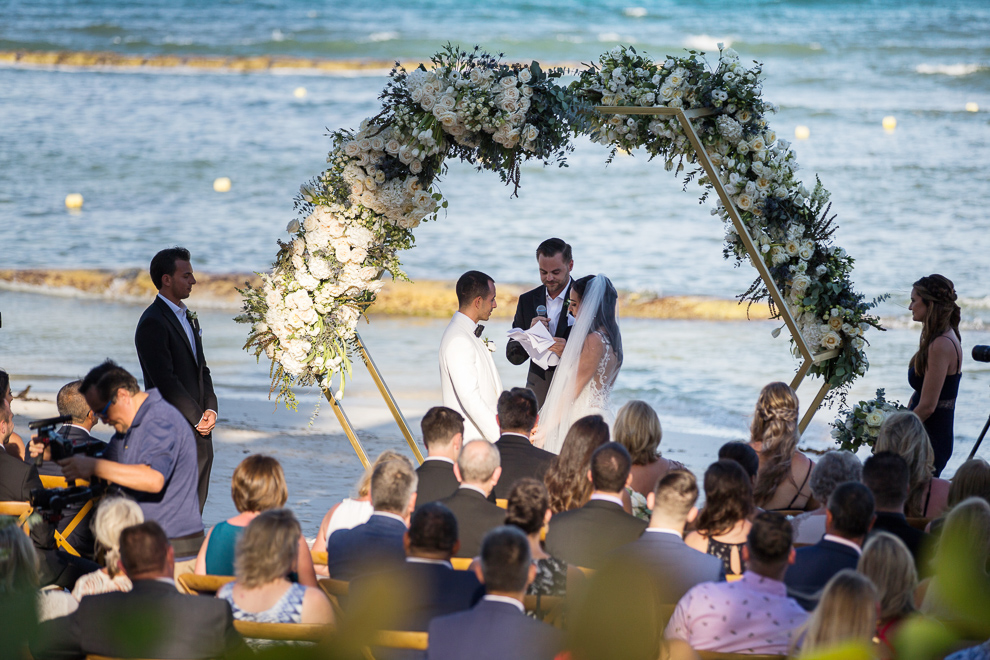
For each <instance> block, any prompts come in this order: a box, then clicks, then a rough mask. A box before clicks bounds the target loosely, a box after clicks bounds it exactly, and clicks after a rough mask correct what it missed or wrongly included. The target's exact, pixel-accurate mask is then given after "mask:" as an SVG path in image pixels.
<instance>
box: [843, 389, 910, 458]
mask: <svg viewBox="0 0 990 660" xmlns="http://www.w3.org/2000/svg"><path fill="white" fill-rule="evenodd" d="M901 410H907V408H905V407H904V406H902V405H901V404H900V403H898V402H897V401H887V399H886V398H885V396H884V390H883V388H880V389H878V390H877V396H876V398H875V399H870V400H869V401H860V402H859V403H857V404H856V405H854V406H853V407H852V408H851V409H850V410H846V411H844V412H842V413H840V415H839V416H838V417H837V418H836V419H835V421H834V422H832V439H833V440H835V442H836V444H838V445H839V449H846V450H849V451H851V452H856V451H857V450H858V449H859V448H860V447H863V446H867V447H870V448H872V447H873V445H874V443H876V441H877V438H878V437H879V436H880V427H881V426H883V423H884V422H885V421H887V418H888V417H890V416H891V415H893V414H894V413H895V412H899V411H901Z"/></svg>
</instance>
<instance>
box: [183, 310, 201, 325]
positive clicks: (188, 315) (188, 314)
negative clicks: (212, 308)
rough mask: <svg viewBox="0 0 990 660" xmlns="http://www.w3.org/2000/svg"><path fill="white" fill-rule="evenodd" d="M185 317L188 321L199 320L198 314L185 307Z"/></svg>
mask: <svg viewBox="0 0 990 660" xmlns="http://www.w3.org/2000/svg"><path fill="white" fill-rule="evenodd" d="M186 318H187V319H189V322H190V323H195V322H196V321H198V320H199V315H198V314H196V312H194V311H192V310H191V309H187V310H186Z"/></svg>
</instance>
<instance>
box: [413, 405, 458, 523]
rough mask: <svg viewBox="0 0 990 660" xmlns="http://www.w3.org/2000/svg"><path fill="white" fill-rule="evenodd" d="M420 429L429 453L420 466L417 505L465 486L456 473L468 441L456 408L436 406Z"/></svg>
mask: <svg viewBox="0 0 990 660" xmlns="http://www.w3.org/2000/svg"><path fill="white" fill-rule="evenodd" d="M420 428H422V429H423V444H425V445H426V452H427V456H426V458H425V459H424V460H423V464H422V465H420V466H419V467H418V468H416V476H417V477H419V485H418V486H416V506H423V505H424V504H429V503H430V502H436V501H437V500H442V499H443V498H445V497H449V496H451V495H453V494H454V491H456V490H457V488H458V487H459V486H460V485H461V483H460V482H459V481H458V480H457V477H456V476H455V475H454V461H456V460H457V455H458V454H460V453H461V445H462V443H463V442H464V418H463V417H461V414H460V413H459V412H457V411H456V410H451V409H450V408H444V407H443V406H436V407H435V408H430V409H429V410H427V411H426V414H425V415H423V421H422V422H421V423H420Z"/></svg>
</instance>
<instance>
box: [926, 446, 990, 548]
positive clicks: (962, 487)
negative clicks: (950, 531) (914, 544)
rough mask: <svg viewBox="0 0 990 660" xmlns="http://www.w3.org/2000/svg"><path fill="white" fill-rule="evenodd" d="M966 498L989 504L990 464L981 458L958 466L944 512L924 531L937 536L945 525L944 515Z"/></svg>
mask: <svg viewBox="0 0 990 660" xmlns="http://www.w3.org/2000/svg"><path fill="white" fill-rule="evenodd" d="M968 497H979V498H981V499H984V500H986V501H987V502H988V503H990V463H987V462H986V461H985V460H983V459H982V458H971V459H969V460H968V461H966V462H965V463H963V464H962V465H960V466H959V469H957V470H956V473H955V474H954V475H952V481H951V483H950V484H949V497H948V503H947V505H946V508H945V511H943V512H942V515H941V517H939V518H936V519H935V520H932V521H931V522H930V523H928V527H927V528H925V531H926V532H931V533H932V534H936V535H937V534H938V533H939V532H940V531H941V529H942V525H943V524H944V523H945V516H946V514H948V513H949V511H952V508H953V507H954V506H956V505H957V504H959V503H960V502H962V501H963V500H965V499H966V498H968Z"/></svg>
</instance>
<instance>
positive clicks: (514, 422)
mask: <svg viewBox="0 0 990 660" xmlns="http://www.w3.org/2000/svg"><path fill="white" fill-rule="evenodd" d="M497 419H498V426H499V429H500V432H501V434H502V435H501V437H499V439H498V442H496V443H495V447H496V448H497V449H498V453H499V457H500V465H501V466H502V476H501V477H499V478H498V483H497V484H495V497H497V498H498V499H508V497H509V493H510V492H511V491H512V487H513V486H515V485H516V482H517V481H519V480H520V479H524V478H527V477H529V478H532V479H539V480H540V481H543V477H544V476H545V475H546V472H547V468H548V467H550V461H552V460H553V459H554V455H553V454H551V453H550V452H548V451H545V450H543V449H540V448H539V447H534V446H533V443H532V442H530V434H532V432H533V427H534V426H536V395H535V394H533V390H528V389H526V388H525V387H513V388H512V389H511V390H506V391H505V392H502V395H501V396H499V398H498V415H497Z"/></svg>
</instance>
